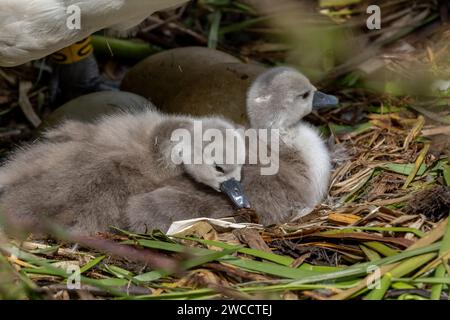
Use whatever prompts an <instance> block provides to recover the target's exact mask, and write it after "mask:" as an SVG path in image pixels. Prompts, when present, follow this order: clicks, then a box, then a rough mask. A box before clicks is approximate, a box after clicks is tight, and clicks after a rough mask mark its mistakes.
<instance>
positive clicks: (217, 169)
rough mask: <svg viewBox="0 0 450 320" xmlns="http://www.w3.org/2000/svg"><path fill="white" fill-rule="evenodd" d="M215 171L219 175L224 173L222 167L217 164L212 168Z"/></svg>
mask: <svg viewBox="0 0 450 320" xmlns="http://www.w3.org/2000/svg"><path fill="white" fill-rule="evenodd" d="M214 167H215V169H216V171H219V172H220V173H225V171H224V170H223V168H222V167H220V166H218V165H217V164H216V165H215V166H214Z"/></svg>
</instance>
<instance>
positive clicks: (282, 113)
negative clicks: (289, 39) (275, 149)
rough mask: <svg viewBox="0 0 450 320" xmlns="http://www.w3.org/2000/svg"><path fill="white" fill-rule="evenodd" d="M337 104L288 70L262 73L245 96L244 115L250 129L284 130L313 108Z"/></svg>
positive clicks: (302, 77) (283, 68)
mask: <svg viewBox="0 0 450 320" xmlns="http://www.w3.org/2000/svg"><path fill="white" fill-rule="evenodd" d="M337 104H338V100H337V98H336V97H334V96H330V95H326V94H324V93H322V92H320V91H317V89H316V87H314V86H313V85H312V84H311V82H310V81H309V80H308V78H306V77H305V76H304V75H303V74H301V73H300V72H298V71H297V70H295V69H293V68H289V67H277V68H272V69H269V70H268V71H266V72H264V73H262V74H261V75H260V76H258V77H257V78H256V79H255V81H254V82H253V83H252V85H251V87H250V89H249V91H248V93H247V113H248V118H249V120H250V125H251V126H252V127H253V128H274V129H281V128H288V127H290V126H293V125H295V124H297V123H298V122H299V121H300V120H301V119H302V118H303V117H305V116H306V115H308V114H309V113H311V111H312V110H313V108H316V109H319V108H323V107H328V106H334V105H337Z"/></svg>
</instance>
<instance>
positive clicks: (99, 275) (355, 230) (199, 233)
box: [0, 107, 450, 300]
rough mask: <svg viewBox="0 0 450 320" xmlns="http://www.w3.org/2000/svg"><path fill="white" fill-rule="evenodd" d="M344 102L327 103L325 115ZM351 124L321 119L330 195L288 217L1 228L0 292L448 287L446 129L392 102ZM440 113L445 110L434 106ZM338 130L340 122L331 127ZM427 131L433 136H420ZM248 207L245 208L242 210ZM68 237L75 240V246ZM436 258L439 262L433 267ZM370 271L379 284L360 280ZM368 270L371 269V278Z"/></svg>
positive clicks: (331, 293)
mask: <svg viewBox="0 0 450 320" xmlns="http://www.w3.org/2000/svg"><path fill="white" fill-rule="evenodd" d="M344 111H345V107H343V108H342V110H340V111H339V110H334V111H331V112H329V113H328V114H325V115H322V116H321V117H322V118H323V119H325V120H327V123H330V122H329V121H330V120H331V118H333V117H336V115H337V114H339V113H342V112H344ZM375 111H379V112H377V113H370V114H368V115H367V118H366V119H367V120H368V121H367V122H363V123H361V124H359V125H357V126H356V127H348V126H341V127H339V128H338V127H337V126H336V125H327V127H328V128H329V129H330V130H331V131H332V132H333V131H334V137H335V140H336V142H337V143H338V146H345V148H344V151H345V152H343V156H341V157H340V159H339V161H338V163H337V164H336V166H335V168H334V172H333V176H332V181H331V185H330V189H329V197H328V198H327V199H325V201H324V202H323V203H322V204H320V205H318V206H317V207H316V208H315V209H314V211H313V212H312V213H311V214H309V215H307V216H306V217H303V218H301V219H300V220H298V221H295V222H291V223H287V224H283V225H274V226H267V227H265V228H244V229H227V228H218V227H214V225H212V224H209V223H208V222H205V221H200V222H198V223H196V224H194V225H192V226H191V227H190V228H188V229H187V230H184V231H183V232H182V233H179V234H175V235H174V236H167V235H165V234H163V233H162V232H159V231H153V232H152V233H149V234H133V233H129V232H127V231H122V230H117V232H116V233H112V234H99V235H98V236H96V237H92V238H84V237H75V236H69V235H65V236H64V242H62V241H57V242H55V241H50V240H49V241H46V242H42V241H33V240H32V239H33V238H32V237H31V238H28V239H27V240H26V241H21V242H18V241H17V240H14V241H12V240H7V239H6V238H5V237H3V238H2V241H0V243H1V255H0V273H1V277H0V279H1V280H0V281H1V283H0V294H1V295H2V297H7V298H32V297H36V296H40V297H44V298H49V299H93V298H95V299H111V298H127V299H174V298H187V299H189V298H204V299H210V298H217V297H222V298H223V297H230V298H255V297H256V298H281V299H319V300H323V299H346V298H361V297H365V298H375V299H376V298H382V297H384V298H393V299H424V298H430V297H431V296H433V295H436V294H439V296H438V297H440V298H446V297H447V295H446V293H445V292H443V291H439V292H438V293H436V292H437V291H436V289H435V288H436V285H437V284H436V283H438V284H439V285H440V286H442V285H444V286H447V284H448V278H445V277H444V274H445V272H444V273H442V271H445V270H446V271H447V272H448V265H447V264H446V263H445V264H442V263H441V262H442V259H443V258H445V257H447V260H444V261H448V250H449V248H448V240H449V238H448V234H450V233H449V232H450V231H447V235H446V236H445V238H444V241H441V238H442V237H443V236H444V234H445V232H446V229H448V227H447V218H446V217H447V215H448V212H449V207H450V201H449V199H450V197H449V192H450V191H449V188H448V187H446V185H448V184H449V183H450V163H449V161H448V158H447V157H445V156H440V155H441V154H445V152H447V153H448V146H447V149H442V146H441V145H439V143H437V142H436V141H441V140H440V139H431V138H435V137H436V134H437V135H439V133H440V132H441V131H442V130H444V129H445V128H447V127H446V126H442V125H440V124H436V123H434V124H428V122H427V121H426V119H425V118H424V116H422V115H421V114H419V113H415V112H411V111H409V110H408V109H407V108H400V110H399V111H398V112H388V110H381V108H380V110H375ZM439 116H441V117H445V116H447V117H448V114H440V115H439ZM336 131H338V132H336ZM430 132H431V133H432V135H430ZM246 214H249V213H248V212H246ZM75 243H77V245H75ZM442 268H443V269H442ZM373 270H379V273H378V274H379V276H380V277H381V281H385V280H386V279H385V278H386V277H388V278H389V279H388V280H389V286H387V287H383V288H384V290H381V291H380V289H373V288H372V289H370V287H368V286H367V283H368V279H369V277H370V276H371V274H372V273H373ZM371 281H372V282H373V281H377V279H375V280H374V279H372V280H371Z"/></svg>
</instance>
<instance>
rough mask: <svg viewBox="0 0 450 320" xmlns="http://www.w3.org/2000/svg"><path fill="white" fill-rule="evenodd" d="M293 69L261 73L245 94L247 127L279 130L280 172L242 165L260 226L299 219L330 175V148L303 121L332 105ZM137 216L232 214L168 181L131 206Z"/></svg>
mask: <svg viewBox="0 0 450 320" xmlns="http://www.w3.org/2000/svg"><path fill="white" fill-rule="evenodd" d="M337 104H338V100H337V98H336V97H334V96H330V95H326V94H324V93H322V92H320V91H317V89H316V88H315V87H314V86H313V85H312V84H311V83H310V81H309V80H308V79H307V78H306V77H305V76H304V75H302V74H301V73H300V72H298V71H297V70H295V69H292V68H288V67H278V68H273V69H270V70H268V71H266V72H264V73H263V74H261V75H260V76H259V77H258V78H257V79H256V80H255V81H254V82H253V84H252V85H251V87H250V89H249V91H248V94H247V113H248V118H249V120H250V126H251V128H255V129H277V130H279V138H280V139H279V141H280V145H279V163H278V165H279V170H278V172H277V173H276V174H274V175H261V168H262V167H264V166H263V165H261V164H245V165H244V167H243V171H242V185H243V187H244V190H245V194H246V195H247V197H248V200H249V201H250V204H251V207H252V208H253V209H254V210H255V211H256V213H257V214H258V215H259V219H260V222H261V223H262V224H264V225H269V224H276V223H284V222H287V221H290V220H291V219H294V218H298V217H302V216H305V215H307V214H308V213H310V212H311V210H312V209H313V208H314V207H315V206H316V205H317V204H318V203H319V202H320V201H321V200H322V199H323V198H324V196H325V195H326V194H327V191H328V184H329V178H330V173H331V159H330V150H329V149H328V147H327V145H326V143H325V141H324V140H323V139H322V138H321V136H320V134H319V133H318V131H317V130H316V129H315V128H314V127H312V126H311V125H309V124H308V123H306V122H304V121H303V120H302V119H303V117H305V116H306V115H308V114H309V113H310V112H311V111H312V110H313V108H315V109H319V108H323V107H330V106H335V105H337ZM249 152H250V150H248V153H249ZM133 206H134V209H133V210H134V212H135V215H136V216H139V215H145V214H146V212H153V213H156V215H157V216H162V215H166V214H170V215H172V216H174V217H180V216H183V215H184V217H185V218H186V219H187V218H189V217H211V218H220V217H227V216H231V215H233V214H234V210H233V207H232V206H231V205H230V203H229V202H228V201H226V200H225V199H223V198H221V197H219V196H217V194H214V193H212V192H211V191H210V190H207V189H206V188H204V187H202V186H200V185H198V184H196V183H194V182H192V181H183V183H182V184H180V183H169V184H166V185H165V186H164V187H162V188H160V189H157V190H155V191H153V192H152V193H151V194H148V195H146V196H145V197H142V198H140V199H136V202H135V203H134V204H133Z"/></svg>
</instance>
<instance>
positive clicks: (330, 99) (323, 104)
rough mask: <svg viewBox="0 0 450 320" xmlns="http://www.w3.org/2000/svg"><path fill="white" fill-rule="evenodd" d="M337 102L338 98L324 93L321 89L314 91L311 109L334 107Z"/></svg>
mask: <svg viewBox="0 0 450 320" xmlns="http://www.w3.org/2000/svg"><path fill="white" fill-rule="evenodd" d="M338 103H339V99H338V98H336V97H335V96H332V95H329V94H325V93H323V92H321V91H316V92H314V97H313V109H316V110H318V109H322V108H329V107H334V106H336V105H337V104H338Z"/></svg>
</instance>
